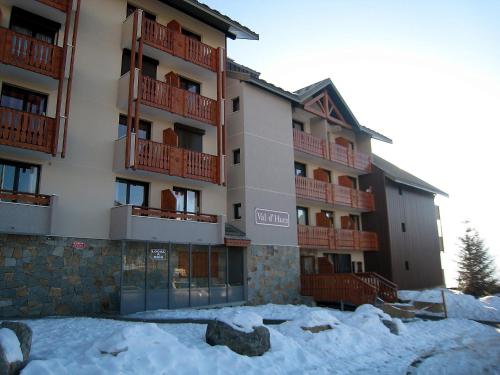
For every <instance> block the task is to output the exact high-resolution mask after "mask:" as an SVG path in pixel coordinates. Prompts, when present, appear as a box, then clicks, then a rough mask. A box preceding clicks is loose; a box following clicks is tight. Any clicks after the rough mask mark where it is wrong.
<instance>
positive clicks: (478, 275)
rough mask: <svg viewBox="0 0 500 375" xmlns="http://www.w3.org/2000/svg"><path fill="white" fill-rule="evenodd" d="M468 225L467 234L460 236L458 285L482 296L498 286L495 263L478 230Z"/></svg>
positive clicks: (467, 292)
mask: <svg viewBox="0 0 500 375" xmlns="http://www.w3.org/2000/svg"><path fill="white" fill-rule="evenodd" d="M466 225H467V228H466V230H465V235H464V236H463V237H460V238H459V240H460V251H459V260H458V287H459V289H460V290H461V291H462V292H463V293H466V294H472V295H473V296H476V297H480V296H484V295H486V294H489V293H493V291H494V290H495V289H496V288H497V287H498V285H497V280H496V278H495V265H494V260H493V259H492V258H491V256H490V255H489V253H488V249H487V248H485V247H484V243H483V240H482V239H481V238H480V237H479V234H478V232H477V231H476V230H475V229H473V228H471V227H470V226H469V225H468V223H466Z"/></svg>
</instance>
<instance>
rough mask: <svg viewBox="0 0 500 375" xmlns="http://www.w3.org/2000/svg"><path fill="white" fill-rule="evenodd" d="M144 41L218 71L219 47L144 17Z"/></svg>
mask: <svg viewBox="0 0 500 375" xmlns="http://www.w3.org/2000/svg"><path fill="white" fill-rule="evenodd" d="M142 32H143V35H144V42H145V43H147V44H149V45H151V46H153V47H156V48H158V49H160V50H162V51H165V52H167V53H169V54H171V55H174V56H177V57H180V58H182V59H184V60H187V61H190V62H192V63H194V64H196V65H199V66H202V67H204V68H207V69H210V70H212V71H217V49H215V48H213V47H211V46H209V45H207V44H205V43H202V42H200V41H198V40H196V39H193V38H189V37H187V36H186V35H183V34H181V33H179V32H177V31H174V30H170V29H169V28H168V27H167V26H164V25H161V24H159V23H158V22H156V21H153V20H149V19H147V18H145V17H143V28H142Z"/></svg>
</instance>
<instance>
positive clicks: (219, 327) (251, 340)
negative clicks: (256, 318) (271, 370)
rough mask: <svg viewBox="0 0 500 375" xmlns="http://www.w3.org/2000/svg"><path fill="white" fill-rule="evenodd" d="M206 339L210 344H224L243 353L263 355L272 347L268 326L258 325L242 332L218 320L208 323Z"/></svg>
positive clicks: (234, 350)
mask: <svg viewBox="0 0 500 375" xmlns="http://www.w3.org/2000/svg"><path fill="white" fill-rule="evenodd" d="M205 340H206V341H207V343H208V344H210V345H212V346H214V345H224V346H227V347H228V348H229V349H231V350H232V351H233V352H236V353H238V354H241V355H246V356H249V357H254V356H261V355H263V354H264V353H265V352H267V351H268V350H269V349H270V348H271V338H270V335H269V330H268V329H267V328H266V327H263V326H260V327H256V328H255V329H254V330H253V331H252V332H249V333H247V332H242V331H238V330H237V329H234V328H233V327H231V326H230V325H229V324H226V323H224V322H220V321H218V320H216V321H212V322H210V323H208V326H207V332H206V334H205Z"/></svg>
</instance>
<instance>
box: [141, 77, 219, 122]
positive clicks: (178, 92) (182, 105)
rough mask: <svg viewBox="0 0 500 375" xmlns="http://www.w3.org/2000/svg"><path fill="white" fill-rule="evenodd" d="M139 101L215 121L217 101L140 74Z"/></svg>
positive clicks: (202, 119) (184, 114)
mask: <svg viewBox="0 0 500 375" xmlns="http://www.w3.org/2000/svg"><path fill="white" fill-rule="evenodd" d="M141 88H142V89H141V101H142V102H143V103H144V104H146V105H149V106H152V107H156V108H159V109H163V110H166V111H169V112H172V113H176V114H179V115H181V116H184V117H189V118H192V119H195V120H199V121H202V122H206V123H209V124H212V125H215V124H216V121H217V110H218V109H217V108H218V107H217V101H216V100H213V99H210V98H207V97H205V96H202V95H198V94H196V93H193V92H189V91H187V90H182V89H180V88H177V87H174V86H171V85H169V84H168V83H166V82H162V81H158V80H156V79H153V78H150V77H147V76H142V85H141Z"/></svg>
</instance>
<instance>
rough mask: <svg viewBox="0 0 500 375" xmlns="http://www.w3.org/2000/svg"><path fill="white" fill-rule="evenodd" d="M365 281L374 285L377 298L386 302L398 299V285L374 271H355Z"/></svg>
mask: <svg viewBox="0 0 500 375" xmlns="http://www.w3.org/2000/svg"><path fill="white" fill-rule="evenodd" d="M356 276H358V277H359V278H360V279H362V280H363V281H364V282H365V283H368V284H370V285H372V286H374V287H375V288H376V289H377V295H378V297H379V298H381V299H383V300H384V301H386V302H396V301H397V300H398V286H397V285H396V284H395V283H393V282H392V281H390V280H387V279H386V278H385V277H383V276H381V275H379V274H378V273H375V272H359V273H356Z"/></svg>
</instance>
